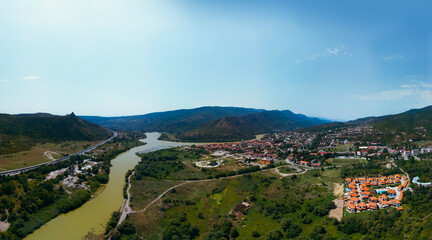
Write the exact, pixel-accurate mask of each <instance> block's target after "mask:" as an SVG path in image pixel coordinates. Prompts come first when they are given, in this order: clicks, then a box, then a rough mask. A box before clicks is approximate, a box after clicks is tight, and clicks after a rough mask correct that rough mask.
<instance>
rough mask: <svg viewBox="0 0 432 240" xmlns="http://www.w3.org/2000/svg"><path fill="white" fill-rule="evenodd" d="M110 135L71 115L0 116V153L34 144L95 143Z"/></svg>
mask: <svg viewBox="0 0 432 240" xmlns="http://www.w3.org/2000/svg"><path fill="white" fill-rule="evenodd" d="M109 136H111V132H110V131H108V130H107V129H105V128H103V127H101V126H99V125H96V124H94V123H90V122H87V121H84V120H82V119H80V118H79V117H77V116H75V114H74V113H71V114H69V115H66V116H56V115H51V114H48V113H35V114H17V115H10V114H0V154H8V153H14V152H18V151H23V150H29V149H30V148H31V147H32V146H34V145H35V144H36V143H37V142H41V141H47V142H57V141H69V140H74V141H96V140H103V139H105V138H107V137H109Z"/></svg>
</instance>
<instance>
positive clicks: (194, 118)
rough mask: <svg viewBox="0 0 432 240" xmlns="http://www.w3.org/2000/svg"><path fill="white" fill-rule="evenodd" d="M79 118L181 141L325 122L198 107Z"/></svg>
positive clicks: (248, 134) (285, 113) (245, 136)
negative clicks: (130, 114)
mask: <svg viewBox="0 0 432 240" xmlns="http://www.w3.org/2000/svg"><path fill="white" fill-rule="evenodd" d="M81 118H83V119H85V120H88V121H90V122H93V123H97V124H100V125H102V126H105V127H107V128H113V129H124V130H140V131H160V132H168V133H171V134H173V135H175V136H176V137H177V138H179V139H181V140H195V141H232V140H239V139H248V138H251V136H253V135H254V134H257V133H263V132H268V131H273V130H276V129H287V130H290V129H295V128H300V127H309V126H313V125H317V124H323V123H326V122H328V121H326V120H321V119H319V118H311V117H307V116H305V115H303V114H295V113H293V112H291V111H289V110H284V111H277V110H274V111H267V110H263V109H254V108H240V107H200V108H194V109H181V110H174V111H168V112H158V113H150V114H145V115H138V116H128V117H108V118H104V117H94V116H81Z"/></svg>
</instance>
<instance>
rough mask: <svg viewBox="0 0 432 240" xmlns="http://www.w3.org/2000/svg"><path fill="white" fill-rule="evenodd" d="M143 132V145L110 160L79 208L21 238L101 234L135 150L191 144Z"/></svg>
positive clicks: (117, 206) (134, 159) (119, 197)
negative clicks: (100, 185)
mask: <svg viewBox="0 0 432 240" xmlns="http://www.w3.org/2000/svg"><path fill="white" fill-rule="evenodd" d="M146 135H147V138H146V139H144V140H142V141H143V142H145V143H147V144H146V145H143V146H138V147H135V148H132V149H130V150H129V151H127V152H124V153H122V154H120V155H119V156H117V157H116V158H115V159H113V160H112V161H111V163H112V167H111V171H110V175H109V177H110V179H109V182H108V184H107V185H106V187H105V189H104V190H103V191H102V192H101V193H100V194H99V195H98V196H96V197H95V198H93V199H91V200H90V201H88V202H87V203H85V204H84V205H83V206H81V207H80V208H78V209H75V210H73V211H71V212H69V213H66V214H61V215H59V216H58V217H56V218H54V219H52V220H51V221H49V222H48V223H46V224H45V225H43V226H42V227H41V228H39V229H38V230H36V231H35V232H34V233H32V234H30V235H29V236H27V237H26V238H25V239H26V240H42V239H43V240H51V239H53V240H57V239H62V240H69V239H70V240H77V239H82V238H83V237H84V236H85V235H87V234H88V233H89V232H93V233H94V234H103V233H104V231H105V224H106V223H107V221H108V219H109V218H110V216H111V214H112V212H113V211H118V210H119V209H120V207H121V205H122V203H123V186H124V185H125V175H126V172H127V171H128V170H129V169H133V168H134V167H135V165H137V164H138V162H139V161H140V158H139V157H138V156H137V155H136V153H137V152H152V151H156V150H160V149H164V148H171V147H178V146H183V145H191V143H182V142H168V141H160V140H157V139H158V137H159V136H160V134H159V133H147V134H146Z"/></svg>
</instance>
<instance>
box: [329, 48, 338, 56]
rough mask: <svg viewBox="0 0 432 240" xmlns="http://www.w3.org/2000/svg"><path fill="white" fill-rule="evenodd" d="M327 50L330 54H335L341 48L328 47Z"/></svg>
mask: <svg viewBox="0 0 432 240" xmlns="http://www.w3.org/2000/svg"><path fill="white" fill-rule="evenodd" d="M327 52H329V53H330V54H333V55H338V53H339V48H334V49H328V48H327Z"/></svg>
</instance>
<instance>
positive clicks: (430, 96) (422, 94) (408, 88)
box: [356, 82, 432, 101]
mask: <svg viewBox="0 0 432 240" xmlns="http://www.w3.org/2000/svg"><path fill="white" fill-rule="evenodd" d="M356 97H357V98H359V99H361V100H377V101H396V100H402V99H404V98H407V97H417V98H420V99H423V100H432V84H429V83H424V82H419V83H410V84H404V85H402V86H400V88H399V89H389V90H384V91H381V92H377V93H372V94H369V95H356Z"/></svg>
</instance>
